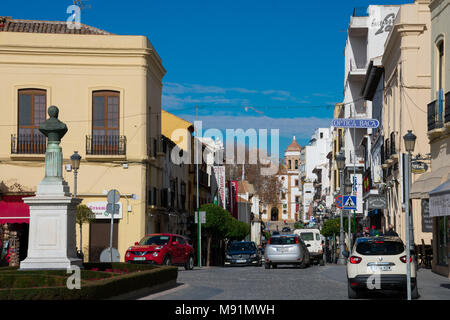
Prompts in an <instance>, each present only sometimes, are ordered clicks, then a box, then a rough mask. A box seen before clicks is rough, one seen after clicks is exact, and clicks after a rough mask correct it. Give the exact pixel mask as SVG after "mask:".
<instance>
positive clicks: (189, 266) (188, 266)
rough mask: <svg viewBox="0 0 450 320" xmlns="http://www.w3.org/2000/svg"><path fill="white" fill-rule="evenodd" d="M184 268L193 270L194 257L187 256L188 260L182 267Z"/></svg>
mask: <svg viewBox="0 0 450 320" xmlns="http://www.w3.org/2000/svg"><path fill="white" fill-rule="evenodd" d="M184 268H185V269H186V270H192V269H194V257H193V256H189V258H188V259H187V261H186V264H185V265H184Z"/></svg>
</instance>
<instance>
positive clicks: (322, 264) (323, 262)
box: [319, 259, 325, 267]
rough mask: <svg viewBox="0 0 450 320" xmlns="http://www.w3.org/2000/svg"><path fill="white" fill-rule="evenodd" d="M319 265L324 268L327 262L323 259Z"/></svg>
mask: <svg viewBox="0 0 450 320" xmlns="http://www.w3.org/2000/svg"><path fill="white" fill-rule="evenodd" d="M319 265H321V266H322V267H323V266H324V265H325V261H323V259H321V260H320V261H319Z"/></svg>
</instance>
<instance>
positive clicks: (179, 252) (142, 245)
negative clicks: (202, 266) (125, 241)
mask: <svg viewBox="0 0 450 320" xmlns="http://www.w3.org/2000/svg"><path fill="white" fill-rule="evenodd" d="M125 262H130V263H152V264H158V265H181V266H184V267H185V269H186V270H192V269H193V268H194V248H193V247H192V246H191V245H190V244H189V242H188V238H186V237H184V236H181V235H178V234H169V233H158V234H149V235H146V236H145V237H144V238H142V240H141V241H140V242H136V243H135V244H134V246H131V247H129V248H128V250H127V251H126V253H125Z"/></svg>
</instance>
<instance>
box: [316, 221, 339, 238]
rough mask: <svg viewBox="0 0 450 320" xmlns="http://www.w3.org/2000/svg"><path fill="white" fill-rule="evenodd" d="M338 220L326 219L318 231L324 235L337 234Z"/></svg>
mask: <svg viewBox="0 0 450 320" xmlns="http://www.w3.org/2000/svg"><path fill="white" fill-rule="evenodd" d="M339 231H340V220H339V218H335V219H330V220H327V221H326V222H325V223H324V224H323V226H322V229H321V230H320V233H321V234H322V235H323V236H324V237H333V236H334V235H335V234H339Z"/></svg>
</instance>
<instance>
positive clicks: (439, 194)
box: [430, 179, 450, 217]
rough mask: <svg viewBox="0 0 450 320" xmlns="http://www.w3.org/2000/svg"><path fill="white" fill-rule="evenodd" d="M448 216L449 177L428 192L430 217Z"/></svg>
mask: <svg viewBox="0 0 450 320" xmlns="http://www.w3.org/2000/svg"><path fill="white" fill-rule="evenodd" d="M443 216H450V179H448V180H447V181H446V182H444V183H443V184H441V185H440V186H438V187H437V188H435V189H434V190H432V191H431V192H430V217H443Z"/></svg>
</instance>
